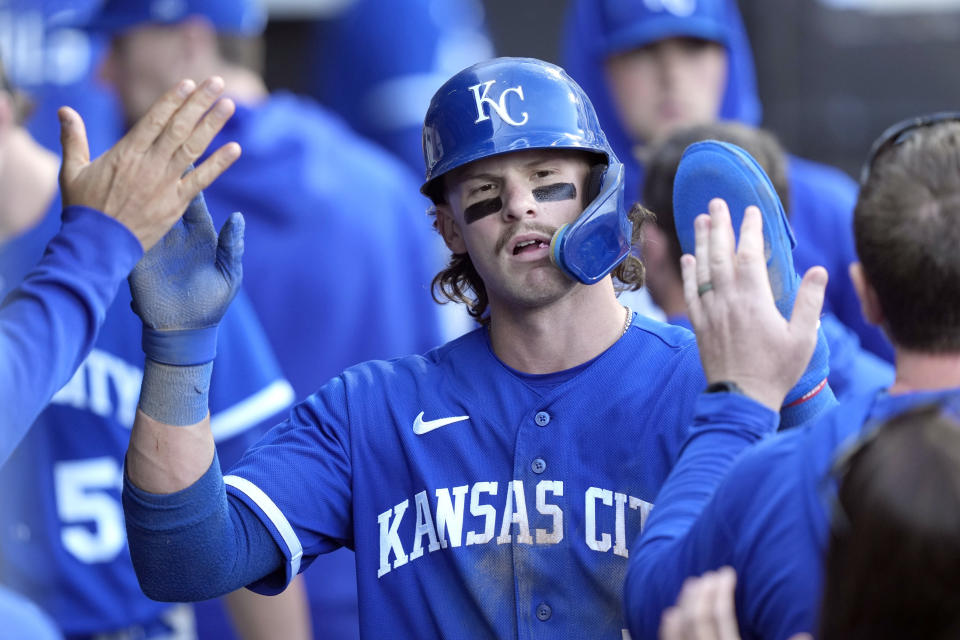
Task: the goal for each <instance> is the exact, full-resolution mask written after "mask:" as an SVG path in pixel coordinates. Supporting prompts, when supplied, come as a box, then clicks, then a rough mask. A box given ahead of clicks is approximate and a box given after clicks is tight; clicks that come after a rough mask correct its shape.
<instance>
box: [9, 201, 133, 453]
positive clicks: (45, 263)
mask: <svg viewBox="0 0 960 640" xmlns="http://www.w3.org/2000/svg"><path fill="white" fill-rule="evenodd" d="M142 256H143V248H142V247H141V246H140V242H139V241H138V240H137V238H136V237H135V236H134V235H133V234H132V233H131V232H130V231H129V230H128V229H127V228H126V227H124V226H123V225H122V224H120V223H119V222H117V221H116V220H114V219H113V218H110V217H108V216H106V215H104V214H103V213H100V212H99V211H95V210H94V209H90V208H87V207H79V206H72V207H67V208H66V209H65V210H64V212H63V226H62V228H61V230H60V232H59V233H58V234H57V235H56V236H54V237H53V239H52V240H50V243H49V245H47V250H46V253H45V254H44V256H43V258H42V259H41V260H40V262H39V263H38V264H37V266H36V267H35V268H34V269H33V270H32V271H31V272H30V273H29V274H28V275H27V277H26V278H25V279H24V281H23V282H22V283H21V284H20V286H19V287H17V288H16V289H14V290H13V291H11V292H10V293H9V295H8V296H7V298H6V300H4V302H3V305H2V306H0V463H2V462H3V461H4V460H6V459H7V457H8V456H9V455H10V453H11V452H12V451H13V449H14V448H15V447H16V445H17V444H18V443H19V442H20V440H21V439H22V438H23V436H24V434H25V433H26V430H27V428H28V427H29V426H30V424H32V423H33V421H34V419H36V417H37V414H39V413H40V411H42V410H43V408H44V407H45V406H46V404H47V403H48V402H49V401H50V398H51V397H53V394H54V393H56V392H57V390H58V389H60V388H61V387H62V386H63V385H64V384H66V382H67V381H68V380H69V379H70V376H72V375H73V373H74V371H76V369H77V367H78V366H80V363H81V361H82V360H83V358H84V357H86V355H87V353H88V352H89V351H90V348H91V347H92V346H93V343H94V341H95V340H96V338H97V332H98V331H99V329H100V325H101V324H102V323H103V320H104V317H105V316H106V312H107V309H108V308H109V307H110V303H111V302H113V298H114V297H115V296H116V294H117V288H118V287H119V285H120V283H121V282H123V280H124V279H125V278H126V277H127V274H129V273H130V270H131V269H133V266H134V265H135V264H136V263H137V261H138V260H139V259H140V258H141V257H142Z"/></svg>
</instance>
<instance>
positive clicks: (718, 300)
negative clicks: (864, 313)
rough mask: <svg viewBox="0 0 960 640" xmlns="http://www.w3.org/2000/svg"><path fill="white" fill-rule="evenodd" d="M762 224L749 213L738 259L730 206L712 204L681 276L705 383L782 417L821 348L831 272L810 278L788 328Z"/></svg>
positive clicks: (819, 270) (755, 212)
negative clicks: (727, 386) (723, 386)
mask: <svg viewBox="0 0 960 640" xmlns="http://www.w3.org/2000/svg"><path fill="white" fill-rule="evenodd" d="M762 224H763V222H762V218H761V215H760V211H759V209H757V208H756V207H747V209H746V212H745V214H744V217H743V224H742V225H741V227H740V246H739V247H737V248H736V251H734V244H735V243H734V235H733V227H732V226H731V222H730V212H729V210H728V209H727V205H726V203H725V202H724V201H723V200H720V199H719V198H715V199H714V200H711V201H710V215H709V216H707V215H701V216H698V217H697V219H696V221H695V232H696V241H695V242H696V249H695V252H696V256H695V257H694V256H691V255H689V254H686V255H684V256H683V257H682V259H681V270H682V275H683V289H684V298H685V300H686V303H687V309H688V311H689V314H690V323H691V324H692V325H693V328H694V331H695V332H696V334H697V345H698V347H699V349H700V359H701V362H702V363H703V370H704V373H705V374H706V377H707V381H708V382H720V381H730V382H735V383H737V384H738V385H739V386H740V387H741V388H742V389H743V390H744V392H745V393H746V394H747V395H748V396H750V397H751V398H753V399H754V400H757V401H758V402H760V403H762V404H764V405H766V406H767V407H770V408H771V409H773V410H774V411H779V410H780V406H781V404H782V403H783V399H784V398H785V397H786V395H787V392H788V391H790V389H791V388H792V387H793V386H794V384H796V382H797V380H799V379H800V376H801V375H802V374H803V371H804V369H805V368H806V366H807V362H808V361H809V360H810V356H811V354H812V353H813V349H814V346H816V342H817V327H818V325H819V322H820V310H821V308H822V307H823V296H824V291H825V289H826V286H827V272H826V270H825V269H824V268H823V267H813V268H811V269H810V270H809V271H807V273H806V274H805V275H804V277H803V281H802V282H801V284H800V289H799V291H798V293H797V298H796V301H795V302H794V305H793V314H792V315H791V318H790V320H789V321H787V320H785V319H784V318H783V316H782V315H780V312H779V311H777V307H776V305H775V303H774V298H773V293H772V291H771V289H770V281H769V279H768V276H767V266H766V259H765V257H764V249H763V230H762Z"/></svg>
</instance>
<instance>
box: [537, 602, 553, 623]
mask: <svg viewBox="0 0 960 640" xmlns="http://www.w3.org/2000/svg"><path fill="white" fill-rule="evenodd" d="M552 615H553V609H551V608H550V605H548V604H547V603H546V602H541V603H540V604H538V605H537V620H539V621H540V622H545V621H547V620H549V619H550V616H552Z"/></svg>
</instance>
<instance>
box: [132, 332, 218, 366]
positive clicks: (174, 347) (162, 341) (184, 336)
mask: <svg viewBox="0 0 960 640" xmlns="http://www.w3.org/2000/svg"><path fill="white" fill-rule="evenodd" d="M142 344H143V352H144V353H145V354H146V355H147V358H149V359H150V360H153V361H154V362H159V363H160V364H168V365H174V366H179V367H190V366H194V365H198V364H204V363H207V362H212V361H213V359H214V357H215V356H216V355H217V325H213V326H212V327H204V328H202V329H178V330H175V331H158V330H156V329H151V328H150V327H147V326H146V325H144V327H143V342H142Z"/></svg>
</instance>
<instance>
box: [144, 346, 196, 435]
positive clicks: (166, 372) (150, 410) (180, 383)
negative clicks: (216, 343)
mask: <svg viewBox="0 0 960 640" xmlns="http://www.w3.org/2000/svg"><path fill="white" fill-rule="evenodd" d="M212 371H213V363H212V362H207V363H206V364H200V365H196V366H192V367H185V366H170V365H167V364H161V363H159V362H154V361H153V360H150V359H149V358H148V359H147V361H146V362H145V363H144V366H143V384H142V385H141V386H140V410H141V411H143V412H144V413H145V414H147V415H148V416H150V417H151V418H153V419H154V420H158V421H160V422H162V423H164V424H169V425H174V426H187V425H192V424H196V423H198V422H200V421H201V420H203V419H204V418H205V417H206V415H207V411H208V406H209V395H210V374H211V372H212Z"/></svg>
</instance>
